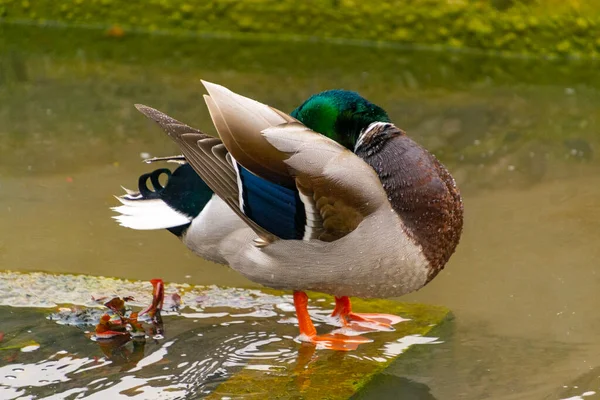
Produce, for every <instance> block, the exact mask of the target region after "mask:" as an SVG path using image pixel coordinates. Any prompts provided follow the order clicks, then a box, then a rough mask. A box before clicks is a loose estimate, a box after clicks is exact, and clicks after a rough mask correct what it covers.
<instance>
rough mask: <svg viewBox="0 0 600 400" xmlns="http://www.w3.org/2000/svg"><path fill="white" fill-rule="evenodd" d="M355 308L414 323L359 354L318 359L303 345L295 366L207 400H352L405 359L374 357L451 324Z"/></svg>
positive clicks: (406, 308)
mask: <svg viewBox="0 0 600 400" xmlns="http://www.w3.org/2000/svg"><path fill="white" fill-rule="evenodd" d="M310 298H311V300H313V301H317V300H320V301H323V300H322V299H325V304H327V303H329V302H331V301H333V298H332V297H330V296H324V295H322V294H317V293H313V294H310ZM316 304H318V303H316ZM352 305H353V309H354V310H355V311H358V312H381V313H389V314H395V315H399V316H401V317H403V318H407V319H409V320H408V321H404V322H401V323H400V324H398V325H396V326H395V328H396V330H395V331H394V332H385V333H383V332H380V333H378V334H377V340H375V341H374V342H373V343H369V344H364V345H361V346H360V348H359V349H360V350H359V351H357V352H350V353H343V352H333V351H322V352H321V353H319V354H315V350H314V347H313V346H312V345H303V346H302V347H301V348H300V349H299V353H298V359H297V362H296V363H292V364H288V365H287V366H286V367H285V369H280V370H276V371H273V372H270V373H268V374H265V373H264V371H260V370H254V369H244V370H242V371H240V372H238V373H237V374H236V375H234V376H233V377H231V378H230V379H228V380H227V381H225V382H223V383H221V385H219V386H218V387H217V389H216V390H215V391H214V392H213V393H212V394H211V395H210V396H209V397H208V398H209V399H222V398H226V397H232V398H236V397H237V396H240V395H242V396H243V397H244V398H249V399H265V398H302V399H307V400H308V399H315V400H316V399H330V400H333V399H348V398H350V397H352V396H353V395H355V394H357V393H360V392H361V390H362V389H363V388H364V387H365V385H367V384H368V383H369V382H370V381H371V380H372V379H373V378H374V377H376V376H377V375H378V374H380V373H381V372H383V371H384V370H385V369H386V367H387V366H388V365H390V364H391V363H392V362H393V361H394V360H395V359H396V358H397V357H398V356H400V355H401V354H402V353H399V352H398V353H396V352H394V351H393V350H390V351H389V352H385V351H384V354H385V357H378V356H375V355H374V354H377V353H379V352H380V351H381V348H382V346H383V347H385V346H386V344H388V345H389V344H396V343H398V341H399V340H402V338H405V337H407V336H412V335H423V336H424V335H428V334H430V333H431V332H432V331H433V330H434V329H438V328H439V327H440V325H442V324H443V323H444V322H445V321H447V320H449V319H450V318H451V314H450V312H449V310H448V309H447V308H444V307H440V306H432V305H425V304H413V303H398V302H395V301H389V300H361V299H353V301H352Z"/></svg>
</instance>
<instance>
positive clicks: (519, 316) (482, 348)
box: [0, 26, 600, 399]
mask: <svg viewBox="0 0 600 400" xmlns="http://www.w3.org/2000/svg"><path fill="white" fill-rule="evenodd" d="M597 70H598V66H597V65H591V64H590V63H589V62H586V63H581V64H578V63H569V62H554V63H549V62H542V61H535V60H519V59H510V60H503V59H498V58H486V57H483V56H467V55H461V54H454V53H423V52H409V51H399V50H393V49H380V48H362V47H350V46H348V47H345V46H333V45H326V44H319V43H288V44H282V43H276V42H272V43H269V42H266V43H254V42H247V41H227V40H217V39H211V40H209V39H200V38H169V37H148V36H143V35H141V36H136V35H126V36H125V37H123V38H111V37H107V36H105V35H104V34H103V33H102V32H98V31H79V30H78V31H71V30H52V29H38V28H27V27H15V26H0V155H1V162H0V193H1V196H0V220H1V221H2V227H3V229H2V231H1V232H0V268H3V269H13V270H19V271H38V270H43V271H51V272H70V273H86V274H91V275H107V276H117V277H125V278H135V279H140V280H147V279H150V278H153V277H161V278H163V279H164V280H165V281H173V282H181V283H190V284H220V285H228V286H250V287H251V286H253V284H252V283H251V282H248V281H246V280H244V279H243V278H242V277H240V276H239V275H238V274H236V273H235V272H233V271H230V270H228V269H226V268H223V267H220V266H217V265H214V264H211V263H208V262H204V261H202V260H200V259H198V258H196V257H194V256H193V255H192V254H190V253H189V252H188V251H186V250H185V249H184V248H183V247H182V246H181V245H180V243H179V242H178V241H177V240H176V239H175V238H174V237H173V236H172V235H170V234H169V233H167V232H135V231H131V230H126V229H123V228H119V227H118V226H117V225H116V224H115V223H114V222H113V221H112V220H111V219H110V216H111V215H112V214H111V212H110V210H109V207H110V206H114V205H116V200H114V199H113V198H112V197H111V195H112V194H119V192H120V190H121V189H120V187H119V185H124V186H126V187H133V186H135V183H136V180H137V177H138V176H139V175H140V174H141V173H143V172H145V171H147V169H148V167H147V166H146V165H144V164H143V163H141V162H140V161H141V156H140V154H141V153H149V154H150V155H152V156H161V155H171V154H175V153H176V152H177V151H176V148H175V146H174V145H172V144H171V143H170V141H169V140H168V138H167V137H166V136H165V135H164V134H162V133H161V132H160V131H159V129H158V128H157V127H155V126H154V125H152V124H151V123H149V122H148V121H147V120H146V119H145V118H144V117H143V116H141V115H139V113H137V111H136V110H135V109H134V108H133V107H132V105H133V104H134V103H143V104H147V105H150V106H153V107H156V108H158V109H160V110H163V111H165V112H167V113H169V114H170V115H173V116H174V117H176V118H178V119H180V120H182V121H185V122H187V123H189V124H190V125H192V126H197V127H202V128H204V127H207V131H209V132H213V130H212V129H209V127H210V126H211V124H210V121H209V117H208V113H207V111H206V110H205V108H204V105H203V102H202V98H201V95H202V93H203V91H202V87H201V85H200V83H199V79H200V78H202V79H206V80H210V81H213V82H217V83H220V84H223V85H225V86H228V87H230V88H231V89H232V90H235V91H237V92H239V93H242V94H245V95H248V96H249V97H253V98H256V99H258V100H261V101H263V102H266V103H269V104H272V105H275V106H277V107H278V108H280V109H283V110H287V111H290V110H292V109H293V108H294V107H295V106H296V105H298V104H299V103H300V102H301V101H302V100H304V99H305V98H307V97H308V96H309V95H310V94H312V93H315V92H317V91H320V90H324V89H329V88H340V87H341V88H346V89H353V90H357V91H359V92H360V93H361V94H363V95H364V96H366V97H367V98H369V99H371V100H372V101H374V102H376V103H378V104H380V105H381V106H383V107H384V108H385V109H386V110H387V111H388V113H389V114H390V116H391V117H392V119H393V120H394V121H395V122H396V123H397V124H398V125H399V126H401V127H402V128H404V129H405V130H406V131H407V132H408V133H409V134H410V135H411V136H413V137H414V138H415V139H416V140H418V141H419V142H421V143H422V144H423V145H425V146H426V147H428V148H430V149H431V150H433V151H434V152H435V153H436V155H438V157H439V158H440V159H441V160H442V161H443V162H444V163H445V164H446V165H447V166H448V167H449V169H450V170H451V171H452V172H453V174H454V175H455V177H456V178H457V181H458V183H459V186H460V187H461V189H462V191H463V195H464V198H465V215H466V217H465V218H466V219H465V231H464V235H463V239H462V241H461V244H460V245H459V248H458V251H457V253H456V254H455V255H454V256H453V258H452V259H451V261H450V263H449V264H448V266H447V268H446V270H444V271H443V272H442V273H441V274H440V275H439V276H438V277H437V278H436V279H435V280H434V281H433V282H432V283H431V284H429V285H428V286H427V287H425V288H424V289H422V290H421V291H420V292H418V293H416V294H413V295H409V296H406V297H404V298H403V299H402V300H403V301H418V302H423V303H432V304H441V305H444V306H447V307H449V308H450V309H451V310H452V311H453V313H454V315H455V317H456V319H455V322H454V324H455V326H454V332H453V334H452V337H451V338H450V340H447V341H445V343H443V344H439V345H436V346H431V347H428V349H427V351H428V353H427V355H426V356H424V357H425V358H426V359H427V360H428V362H424V363H422V364H418V363H398V364H397V365H393V366H392V367H391V368H390V370H388V372H387V375H385V376H384V377H381V378H378V380H377V381H376V382H374V383H373V385H374V387H373V392H372V393H378V394H377V395H373V396H378V397H373V398H382V397H383V396H385V395H389V396H392V394H393V393H396V391H397V390H399V389H398V388H399V387H402V382H405V381H403V379H404V380H409V381H410V382H412V383H413V384H411V385H409V388H410V390H414V391H415V393H417V395H418V396H421V397H417V398H437V399H479V398H494V399H523V398H527V399H529V398H548V399H554V398H567V397H572V396H577V395H582V394H583V393H585V392H589V391H597V392H599V393H600V387H599V385H600V383H599V382H598V380H597V379H595V377H596V376H597V375H596V372H597V370H598V368H599V367H600V357H599V356H598V354H599V352H598V347H600V346H598V344H597V332H598V329H599V328H600V326H599V325H600V322H599V319H598V318H597V316H596V310H597V309H598V306H599V303H598V296H597V295H596V294H597V288H598V280H599V278H598V276H597V273H596V264H597V263H596V260H597V259H598V256H599V255H600V254H599V253H600V250H598V247H597V246H596V243H597V242H598V239H599V236H600V229H599V225H600V223H599V222H598V221H600V218H599V217H600V207H599V206H598V198H599V196H600V178H598V176H600V175H599V174H598V172H599V170H600V168H599V163H598V157H597V154H596V151H597V149H598V148H599V147H598V145H599V144H600V136H599V135H598V130H599V124H600V112H599V111H598V110H600V108H599V107H598V105H599V104H600V92H599V89H600V75H598V74H597V72H596V71H597ZM174 265H176V266H177V268H174V267H173V266H174ZM254 286H255V285H254ZM163 344H164V343H163ZM430 349H434V350H430ZM11 375H14V376H17V373H16V372H15V373H12V374H11ZM419 385H422V386H419ZM575 386H577V387H575ZM421 389H422V390H421ZM410 393H413V392H410ZM419 393H421V394H419ZM423 393H428V394H427V396H431V397H426V395H425V394H423ZM593 396H597V395H590V396H586V397H584V398H586V399H587V398H594V397H593Z"/></svg>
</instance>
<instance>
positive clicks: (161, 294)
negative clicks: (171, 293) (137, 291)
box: [138, 279, 165, 319]
mask: <svg viewBox="0 0 600 400" xmlns="http://www.w3.org/2000/svg"><path fill="white" fill-rule="evenodd" d="M150 283H152V303H151V304H150V305H149V306H148V307H147V308H146V309H145V310H143V311H141V312H140V313H139V314H138V315H140V316H142V315H144V314H148V315H149V316H150V318H152V319H154V316H155V315H156V314H157V313H160V311H161V310H162V307H163V303H164V301H165V285H164V283H163V281H162V279H152V280H150Z"/></svg>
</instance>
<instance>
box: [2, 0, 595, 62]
mask: <svg viewBox="0 0 600 400" xmlns="http://www.w3.org/2000/svg"><path fill="white" fill-rule="evenodd" d="M581 3H583V2H577V1H574V0H572V1H564V2H557V1H554V0H537V1H536V0H526V1H525V0H523V1H510V0H485V1H475V0H455V1H449V0H409V1H404V0H395V1H386V2H379V1H374V0H369V1H356V0H309V1H303V2H298V1H291V0H253V1H232V0H208V1H207V0H187V1H184V2H180V1H173V0H148V1H142V0H132V1H128V2H120V1H116V0H88V1H82V0H64V1H61V2H60V4H59V3H57V2H55V1H53V0H36V1H28V0H0V17H1V18H4V19H6V20H8V21H33V22H36V23H37V22H41V23H45V22H49V21H50V22H60V23H65V24H78V25H94V26H104V27H105V28H107V29H108V28H110V27H112V28H111V29H110V32H111V34H113V35H115V36H121V35H122V34H123V33H125V32H126V31H127V30H129V29H143V30H147V31H158V30H161V31H169V32H178V33H190V32H192V33H200V34H206V33H213V34H214V33H219V34H234V35H238V34H243V35H247V36H252V37H265V38H276V39H279V40H281V39H284V40H285V39H303V40H310V39H314V38H318V39H346V40H358V41H369V42H387V43H393V44H399V45H409V46H415V45H416V46H434V47H441V48H452V49H478V50H484V51H492V52H497V53H500V54H527V55H543V56H547V57H564V56H573V57H585V58H588V57H592V58H597V57H598V56H599V55H600V39H598V37H600V14H599V13H598V10H600V4H599V2H597V1H588V2H585V4H581Z"/></svg>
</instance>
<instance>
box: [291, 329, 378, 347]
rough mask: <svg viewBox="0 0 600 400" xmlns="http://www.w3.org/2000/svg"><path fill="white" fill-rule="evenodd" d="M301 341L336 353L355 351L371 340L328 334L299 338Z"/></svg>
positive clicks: (361, 337)
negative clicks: (336, 351)
mask: <svg viewBox="0 0 600 400" xmlns="http://www.w3.org/2000/svg"><path fill="white" fill-rule="evenodd" d="M300 340H301V341H306V342H309V343H314V344H315V345H316V346H317V348H319V347H320V348H324V349H329V350H338V351H352V350H356V349H357V348H358V346H360V345H361V344H365V343H371V342H372V341H373V340H371V339H369V338H366V337H364V336H347V335H343V334H339V333H331V334H330V333H328V334H325V335H318V336H317V335H315V336H313V337H307V336H302V335H301V336H300Z"/></svg>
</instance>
